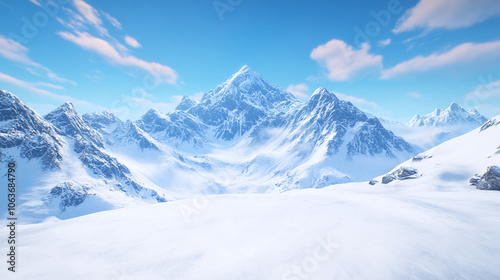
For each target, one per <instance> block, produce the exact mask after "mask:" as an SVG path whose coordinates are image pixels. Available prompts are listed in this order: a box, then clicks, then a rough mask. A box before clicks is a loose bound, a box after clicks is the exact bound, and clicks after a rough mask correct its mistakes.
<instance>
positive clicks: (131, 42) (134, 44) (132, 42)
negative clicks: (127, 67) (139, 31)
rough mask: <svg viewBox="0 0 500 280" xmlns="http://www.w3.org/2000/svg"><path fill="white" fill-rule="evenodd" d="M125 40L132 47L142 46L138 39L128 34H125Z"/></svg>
mask: <svg viewBox="0 0 500 280" xmlns="http://www.w3.org/2000/svg"><path fill="white" fill-rule="evenodd" d="M125 42H126V43H127V45H129V46H131V47H132V48H136V49H137V48H140V47H142V46H141V44H139V42H137V40H136V39H134V38H132V37H130V36H128V35H125Z"/></svg>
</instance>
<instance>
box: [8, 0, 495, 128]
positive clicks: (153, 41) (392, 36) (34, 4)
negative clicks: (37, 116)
mask: <svg viewBox="0 0 500 280" xmlns="http://www.w3.org/2000/svg"><path fill="white" fill-rule="evenodd" d="M0 16H1V18H2V24H1V25H0V88H2V89H6V90H8V91H10V92H12V93H14V94H16V95H17V96H18V97H20V98H21V100H23V101H24V102H25V103H27V104H28V105H29V106H31V107H33V108H34V109H35V110H36V111H37V112H39V113H41V114H46V113H48V112H49V111H50V110H52V109H54V108H56V107H57V106H59V105H60V104H62V103H64V102H65V101H71V102H73V103H74V105H75V107H76V108H77V109H78V110H79V112H80V113H85V112H90V111H100V110H108V111H111V112H114V113H116V114H117V115H118V116H119V117H120V118H122V119H127V118H131V119H136V118H138V117H139V116H140V115H142V114H143V113H145V112H146V111H147V110H148V109H149V108H151V107H156V108H158V109H160V110H161V111H164V112H166V111H171V110H173V108H175V105H176V104H177V103H178V102H179V100H180V98H181V96H183V95H190V96H194V97H197V98H199V97H200V96H201V95H202V93H203V92H206V91H208V90H210V89H212V88H214V87H215V86H216V85H217V84H219V83H221V82H223V81H225V80H226V79H227V78H228V77H229V76H230V75H231V74H233V73H234V72H237V71H238V70H239V69H240V68H241V67H242V66H243V65H249V66H250V67H251V68H252V69H253V70H255V71H257V72H259V73H261V74H262V75H263V76H264V77H265V78H267V79H268V80H269V81H271V82H272V83H275V84H277V85H279V86H281V87H283V88H285V89H288V90H289V91H291V92H293V93H294V94H295V95H296V96H298V97H299V98H302V99H307V97H308V95H310V94H312V92H314V90H315V89H316V88H318V87H326V88H327V89H328V90H329V91H332V92H336V93H338V95H339V97H341V98H344V99H347V100H350V101H352V102H353V103H354V104H355V105H357V106H359V107H360V108H362V109H364V110H366V111H369V112H371V113H374V114H376V115H377V116H381V117H384V118H387V119H392V120H399V121H408V120H409V119H410V118H411V117H412V116H413V115H414V114H416V113H419V114H426V113H429V112H431V111H432V110H433V109H434V108H436V107H439V108H445V107H447V106H448V105H449V104H450V103H451V102H453V101H456V102H458V103H459V104H461V105H463V106H464V107H465V108H467V109H469V108H472V107H476V108H477V109H478V110H479V111H480V112H481V113H483V114H484V115H486V116H487V117H492V116H495V115H498V114H500V67H499V65H500V64H499V63H500V32H499V31H498V30H499V28H500V1H498V0H420V1H418V0H380V1H373V0H351V1H347V0H339V1H316V0H313V1H303V0H300V1H299V0H287V1H260V0H253V1H250V0H215V1H214V0H185V1H170V0H167V1H156V0H148V1H109V0H107V1H95V0H85V1H82V0H60V1H59V0H52V1H47V0H0Z"/></svg>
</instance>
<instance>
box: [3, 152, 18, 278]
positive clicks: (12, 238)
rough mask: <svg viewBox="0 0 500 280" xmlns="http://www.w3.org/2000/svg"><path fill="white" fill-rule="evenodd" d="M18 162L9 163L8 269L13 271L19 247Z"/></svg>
mask: <svg viewBox="0 0 500 280" xmlns="http://www.w3.org/2000/svg"><path fill="white" fill-rule="evenodd" d="M16 167H17V166H16V162H14V161H10V162H9V163H8V164H7V176H6V178H7V182H6V185H7V201H8V204H7V229H8V237H7V244H8V245H7V264H8V267H7V269H8V270H9V271H11V272H16V269H17V268H16V264H17V257H18V256H17V249H16V246H17V244H16V232H17V228H16V223H17V215H16V188H17V186H16Z"/></svg>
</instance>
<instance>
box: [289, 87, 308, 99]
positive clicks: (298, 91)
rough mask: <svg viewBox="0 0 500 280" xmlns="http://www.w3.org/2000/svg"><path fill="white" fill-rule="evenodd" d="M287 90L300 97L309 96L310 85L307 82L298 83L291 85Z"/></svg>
mask: <svg viewBox="0 0 500 280" xmlns="http://www.w3.org/2000/svg"><path fill="white" fill-rule="evenodd" d="M286 91H288V92H291V93H292V94H293V95H295V96H296V97H298V98H302V99H305V98H308V97H309V94H308V91H309V87H308V86H307V85H306V84H298V85H289V86H288V88H287V89H286Z"/></svg>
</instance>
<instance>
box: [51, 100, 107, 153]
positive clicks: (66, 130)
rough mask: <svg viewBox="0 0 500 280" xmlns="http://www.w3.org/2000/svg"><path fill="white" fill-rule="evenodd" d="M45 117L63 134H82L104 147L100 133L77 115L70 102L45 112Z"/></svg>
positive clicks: (73, 135)
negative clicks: (47, 112)
mask: <svg viewBox="0 0 500 280" xmlns="http://www.w3.org/2000/svg"><path fill="white" fill-rule="evenodd" d="M45 119H46V120H48V121H49V122H51V123H52V124H53V125H54V126H55V127H57V128H58V129H59V130H60V131H61V132H62V133H63V135H67V136H69V137H75V136H77V135H78V136H82V137H83V138H85V139H86V140H88V141H90V142H92V143H94V144H96V145H97V146H99V147H104V144H103V139H102V137H101V135H100V134H99V133H98V132H97V131H95V130H94V129H93V128H91V127H90V126H89V125H88V124H87V123H86V122H85V121H84V120H83V119H82V118H81V117H80V115H78V113H77V112H76V110H75V107H73V104H71V103H70V102H66V103H64V104H63V105H62V106H60V107H59V108H57V109H55V110H54V111H52V112H50V113H49V114H47V115H46V116H45Z"/></svg>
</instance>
